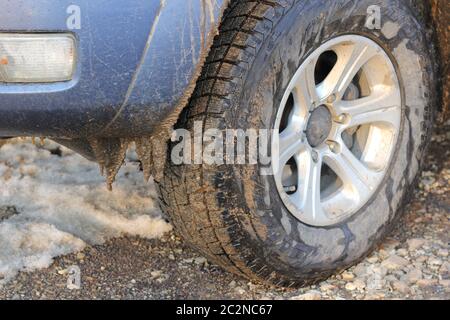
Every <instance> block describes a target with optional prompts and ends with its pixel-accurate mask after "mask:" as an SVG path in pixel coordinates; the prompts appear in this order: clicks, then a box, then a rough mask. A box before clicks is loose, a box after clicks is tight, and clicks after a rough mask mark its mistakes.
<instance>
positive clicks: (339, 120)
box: [335, 114, 348, 124]
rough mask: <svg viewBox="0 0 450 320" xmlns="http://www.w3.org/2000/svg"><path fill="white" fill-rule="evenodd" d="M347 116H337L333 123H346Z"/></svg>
mask: <svg viewBox="0 0 450 320" xmlns="http://www.w3.org/2000/svg"><path fill="white" fill-rule="evenodd" d="M347 119H348V117H347V115H346V114H340V115H339V116H337V118H336V119H335V122H337V123H340V124H343V123H346V122H347Z"/></svg>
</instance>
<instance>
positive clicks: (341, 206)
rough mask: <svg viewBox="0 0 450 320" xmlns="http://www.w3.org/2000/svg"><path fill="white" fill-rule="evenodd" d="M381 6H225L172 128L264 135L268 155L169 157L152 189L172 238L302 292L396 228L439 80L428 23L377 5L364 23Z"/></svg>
mask: <svg viewBox="0 0 450 320" xmlns="http://www.w3.org/2000/svg"><path fill="white" fill-rule="evenodd" d="M373 4H374V2H373V1H365V0H363V1H356V2H355V1H344V0H343V1H333V2H330V1H317V0H314V1H307V0H305V1H281V0H280V1H233V2H231V5H230V8H229V9H227V11H226V12H225V16H224V19H223V22H222V24H221V27H220V32H219V35H218V36H217V37H216V38H215V41H214V44H213V47H212V49H211V52H210V54H209V56H208V58H207V61H206V63H205V65H204V67H203V71H202V75H201V77H200V78H199V80H198V82H197V86H196V90H195V92H194V94H193V96H192V98H191V100H190V103H189V106H188V107H187V108H186V110H184V112H183V113H182V115H181V117H180V120H179V121H178V124H177V128H178V129H185V130H188V131H189V132H191V133H192V134H193V133H194V127H195V124H196V123H201V125H202V127H203V131H206V130H208V129H212V128H218V129H220V130H221V131H224V130H226V129H242V130H249V129H257V130H261V129H264V130H270V132H271V134H270V137H269V139H270V142H269V146H270V148H269V149H270V151H271V153H272V161H271V163H270V164H261V163H258V164H251V165H231V164H227V163H225V164H223V165H211V164H181V165H180V164H177V165H176V164H174V163H173V162H171V161H170V160H169V161H168V162H167V165H166V169H165V174H164V178H163V179H162V180H161V181H159V182H158V185H159V190H160V195H161V206H162V207H163V209H164V210H165V211H166V212H167V213H168V215H169V217H170V218H171V221H172V223H173V224H174V226H175V227H176V230H177V231H178V233H179V234H180V235H181V236H182V237H183V238H184V239H186V241H188V242H189V243H191V244H192V245H193V246H194V247H195V248H197V249H198V250H200V252H202V253H203V254H204V255H206V256H207V257H208V258H209V259H210V260H211V261H212V262H214V263H217V264H219V265H221V266H222V267H224V268H225V269H227V270H229V271H231V272H234V273H236V274H239V275H243V276H246V277H247V278H249V279H255V280H259V281H262V282H265V283H269V284H274V285H280V286H288V287H289V286H302V285H306V284H309V283H312V282H315V281H318V280H321V279H323V278H326V277H328V276H330V275H331V274H333V273H335V272H337V271H339V270H343V269H345V268H347V267H349V266H351V265H353V264H355V263H356V262H358V261H360V260H361V259H363V258H364V257H365V256H366V255H368V254H369V253H370V252H371V251H372V250H373V248H374V247H375V246H376V245H377V244H378V243H379V242H380V240H382V239H383V238H384V237H385V236H386V235H387V234H388V232H389V231H390V230H391V229H392V227H393V226H394V224H395V221H396V219H397V218H398V217H399V214H400V212H401V211H402V207H403V204H404V199H405V198H406V197H407V196H408V195H410V187H412V186H413V185H414V181H415V178H416V176H417V174H418V172H419V170H420V163H421V159H422V157H423V154H424V150H425V146H426V144H427V141H428V140H429V138H430V131H431V127H432V122H433V114H434V112H433V107H434V103H435V92H436V83H435V75H434V69H433V65H432V63H431V61H432V59H433V53H432V51H431V49H430V48H429V45H428V43H427V36H426V31H425V25H424V23H423V22H422V21H420V20H418V19H417V18H416V17H415V16H414V14H413V12H412V11H411V9H410V7H409V6H408V5H407V4H406V3H405V1H399V0H392V1H387V0H385V1H384V0H383V1H376V4H377V5H378V8H379V9H380V17H381V22H382V24H381V26H380V28H376V26H370V25H368V24H367V21H368V12H369V13H370V10H371V9H370V8H372V9H373ZM368 9H369V10H368ZM169 159H170V156H169ZM267 170H269V172H270V171H271V172H273V173H274V174H272V175H268V174H262V172H267Z"/></svg>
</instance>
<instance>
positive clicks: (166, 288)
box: [0, 121, 450, 300]
mask: <svg viewBox="0 0 450 320" xmlns="http://www.w3.org/2000/svg"><path fill="white" fill-rule="evenodd" d="M449 182H450V121H449V122H447V123H446V125H445V126H444V127H442V128H441V129H439V130H437V132H436V134H435V135H434V137H433V142H432V144H431V146H430V153H429V156H428V157H427V159H426V162H425V170H424V173H423V175H422V177H421V179H420V186H419V188H418V189H417V191H416V192H415V194H414V197H413V198H412V200H411V202H410V203H409V204H408V206H407V209H406V210H405V215H404V217H403V218H402V220H401V222H400V224H399V226H398V227H397V228H396V229H395V230H394V232H393V233H392V235H391V236H390V237H389V238H388V239H387V241H386V242H385V243H384V244H383V245H382V246H380V247H379V248H378V249H377V250H376V251H375V252H374V253H373V254H372V255H370V256H369V257H368V258H367V259H366V260H364V261H363V262H362V263H360V264H359V265H357V266H355V267H353V268H351V269H350V270H348V271H346V272H344V273H342V274H340V275H336V276H334V277H332V278H330V279H328V280H327V281H324V282H322V283H320V284H318V285H315V286H312V287H308V288H303V289H295V290H284V289H276V288H269V287H265V286H261V285H258V284H255V283H250V282H248V281H246V280H244V279H241V278H239V277H236V276H234V275H231V274H228V273H226V272H224V271H222V270H221V269H220V268H219V267H217V266H214V265H211V264H209V263H208V262H207V261H206V260H205V259H204V258H202V257H201V256H199V255H197V254H196V253H195V251H193V250H192V249H190V248H188V247H186V246H185V245H184V244H183V243H182V241H181V240H180V239H179V238H178V237H177V236H176V235H175V234H174V233H173V232H172V231H170V232H168V233H166V234H165V235H164V236H163V237H161V238H158V239H153V240H148V239H147V240H146V239H143V238H139V237H122V238H115V239H112V240H108V241H107V242H105V243H104V244H103V245H97V246H87V247H86V248H85V249H84V250H83V251H81V252H78V253H73V254H69V255H66V256H60V257H58V258H56V259H55V261H54V262H53V264H52V265H51V266H50V267H48V268H46V269H41V270H38V271H34V272H22V273H19V274H18V275H17V276H16V277H15V278H14V279H13V280H11V281H10V282H9V283H7V284H6V285H4V286H3V287H2V288H0V299H55V298H56V299H216V298H218V299H221V298H224V299H296V300H305V299H308V300H309V299H313V300H319V299H450V262H449V257H448V254H449V244H450V192H449V190H450V183H449ZM73 265H75V266H78V267H79V268H80V270H81V288H80V289H78V290H69V289H68V287H67V278H68V274H67V269H68V268H69V267H70V266H73Z"/></svg>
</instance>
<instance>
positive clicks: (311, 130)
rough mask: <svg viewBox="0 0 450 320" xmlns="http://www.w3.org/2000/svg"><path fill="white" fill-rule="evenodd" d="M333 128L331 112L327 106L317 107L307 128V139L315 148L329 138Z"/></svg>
mask: <svg viewBox="0 0 450 320" xmlns="http://www.w3.org/2000/svg"><path fill="white" fill-rule="evenodd" d="M331 127H332V116H331V112H330V110H328V108H327V107H325V106H319V107H317V108H316V109H315V110H314V111H313V112H312V113H311V116H310V117H309V120H308V124H307V126H306V138H307V139H308V143H309V144H310V145H311V147H313V148H315V147H317V146H319V145H321V144H322V143H324V142H325V140H326V139H327V138H328V136H329V134H330V131H331Z"/></svg>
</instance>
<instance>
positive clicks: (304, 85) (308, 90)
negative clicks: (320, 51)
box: [292, 59, 319, 110]
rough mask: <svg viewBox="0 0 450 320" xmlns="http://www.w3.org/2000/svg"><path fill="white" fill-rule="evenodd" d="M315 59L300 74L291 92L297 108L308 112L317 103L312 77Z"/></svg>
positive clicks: (317, 98) (313, 77)
mask: <svg viewBox="0 0 450 320" xmlns="http://www.w3.org/2000/svg"><path fill="white" fill-rule="evenodd" d="M316 63H317V59H315V60H313V61H310V62H309V63H308V64H307V65H306V66H305V68H304V70H303V72H301V73H300V75H299V77H298V79H297V81H296V84H295V87H294V89H293V90H292V93H293V95H294V101H295V104H296V106H297V107H298V108H301V109H306V110H310V109H311V106H312V105H314V104H316V103H317V102H318V101H319V96H318V92H317V87H316V81H315V76H314V71H315V66H316Z"/></svg>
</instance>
